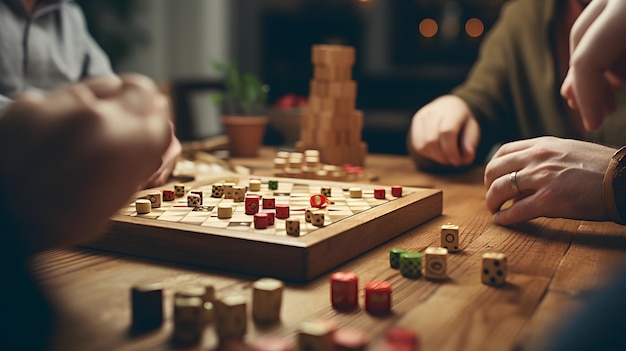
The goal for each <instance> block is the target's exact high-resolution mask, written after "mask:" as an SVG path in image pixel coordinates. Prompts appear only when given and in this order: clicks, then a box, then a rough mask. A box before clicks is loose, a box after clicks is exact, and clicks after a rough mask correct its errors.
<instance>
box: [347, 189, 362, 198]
mask: <svg viewBox="0 0 626 351" xmlns="http://www.w3.org/2000/svg"><path fill="white" fill-rule="evenodd" d="M349 191H350V198H352V199H360V198H362V197H363V189H361V188H356V187H354V188H350V189H349Z"/></svg>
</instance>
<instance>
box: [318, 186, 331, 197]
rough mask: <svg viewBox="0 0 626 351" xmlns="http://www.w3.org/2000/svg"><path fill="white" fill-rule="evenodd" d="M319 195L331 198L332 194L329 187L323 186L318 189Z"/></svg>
mask: <svg viewBox="0 0 626 351" xmlns="http://www.w3.org/2000/svg"><path fill="white" fill-rule="evenodd" d="M320 193H322V195H324V196H326V197H331V196H332V194H333V188H331V187H329V186H323V187H321V188H320Z"/></svg>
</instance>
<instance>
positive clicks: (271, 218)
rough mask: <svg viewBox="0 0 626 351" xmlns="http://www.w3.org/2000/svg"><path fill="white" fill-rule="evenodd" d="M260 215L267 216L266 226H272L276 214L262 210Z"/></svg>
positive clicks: (272, 211)
mask: <svg viewBox="0 0 626 351" xmlns="http://www.w3.org/2000/svg"><path fill="white" fill-rule="evenodd" d="M261 213H265V214H266V215H267V225H274V218H275V217H276V212H275V211H274V210H263V211H261Z"/></svg>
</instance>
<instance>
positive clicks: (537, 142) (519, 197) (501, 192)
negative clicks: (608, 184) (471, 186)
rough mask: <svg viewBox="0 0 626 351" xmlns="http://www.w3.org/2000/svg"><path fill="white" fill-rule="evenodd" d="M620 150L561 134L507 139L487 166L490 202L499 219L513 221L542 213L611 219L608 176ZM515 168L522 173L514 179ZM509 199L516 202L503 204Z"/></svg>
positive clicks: (572, 217)
mask: <svg viewBox="0 0 626 351" xmlns="http://www.w3.org/2000/svg"><path fill="white" fill-rule="evenodd" d="M614 152H615V149H612V148H609V147H606V146H602V145H598V144H594V143H589V142H584V141H579V140H572V139H559V138H555V137H540V138H535V139H526V140H520V141H515V142H512V143H508V144H504V145H503V146H501V147H500V149H499V150H498V151H497V152H496V154H495V155H494V156H493V158H492V159H491V161H490V162H489V163H488V164H487V167H486V169H485V186H486V187H487V194H486V201H487V207H488V208H489V211H491V213H493V214H494V222H496V223H498V224H502V225H508V224H513V223H518V222H522V221H527V220H530V219H533V218H537V217H552V218H571V219H585V220H607V219H608V216H607V214H606V213H605V211H604V207H603V203H602V180H603V178H604V173H605V171H606V168H607V166H608V165H609V161H610V160H611V157H612V156H613V153H614ZM512 172H517V175H516V176H515V178H514V179H512V177H511V173H512ZM514 183H516V184H517V187H518V188H519V191H518V189H516V188H515V184H514ZM509 200H512V201H513V203H512V205H511V206H510V207H508V208H502V207H503V205H504V204H505V203H506V202H507V201H509Z"/></svg>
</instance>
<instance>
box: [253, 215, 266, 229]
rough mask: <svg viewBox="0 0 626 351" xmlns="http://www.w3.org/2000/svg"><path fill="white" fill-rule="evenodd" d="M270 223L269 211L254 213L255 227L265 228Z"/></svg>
mask: <svg viewBox="0 0 626 351" xmlns="http://www.w3.org/2000/svg"><path fill="white" fill-rule="evenodd" d="M267 225H268V218H267V213H256V214H255V215H254V227H255V228H256V229H265V228H267Z"/></svg>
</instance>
